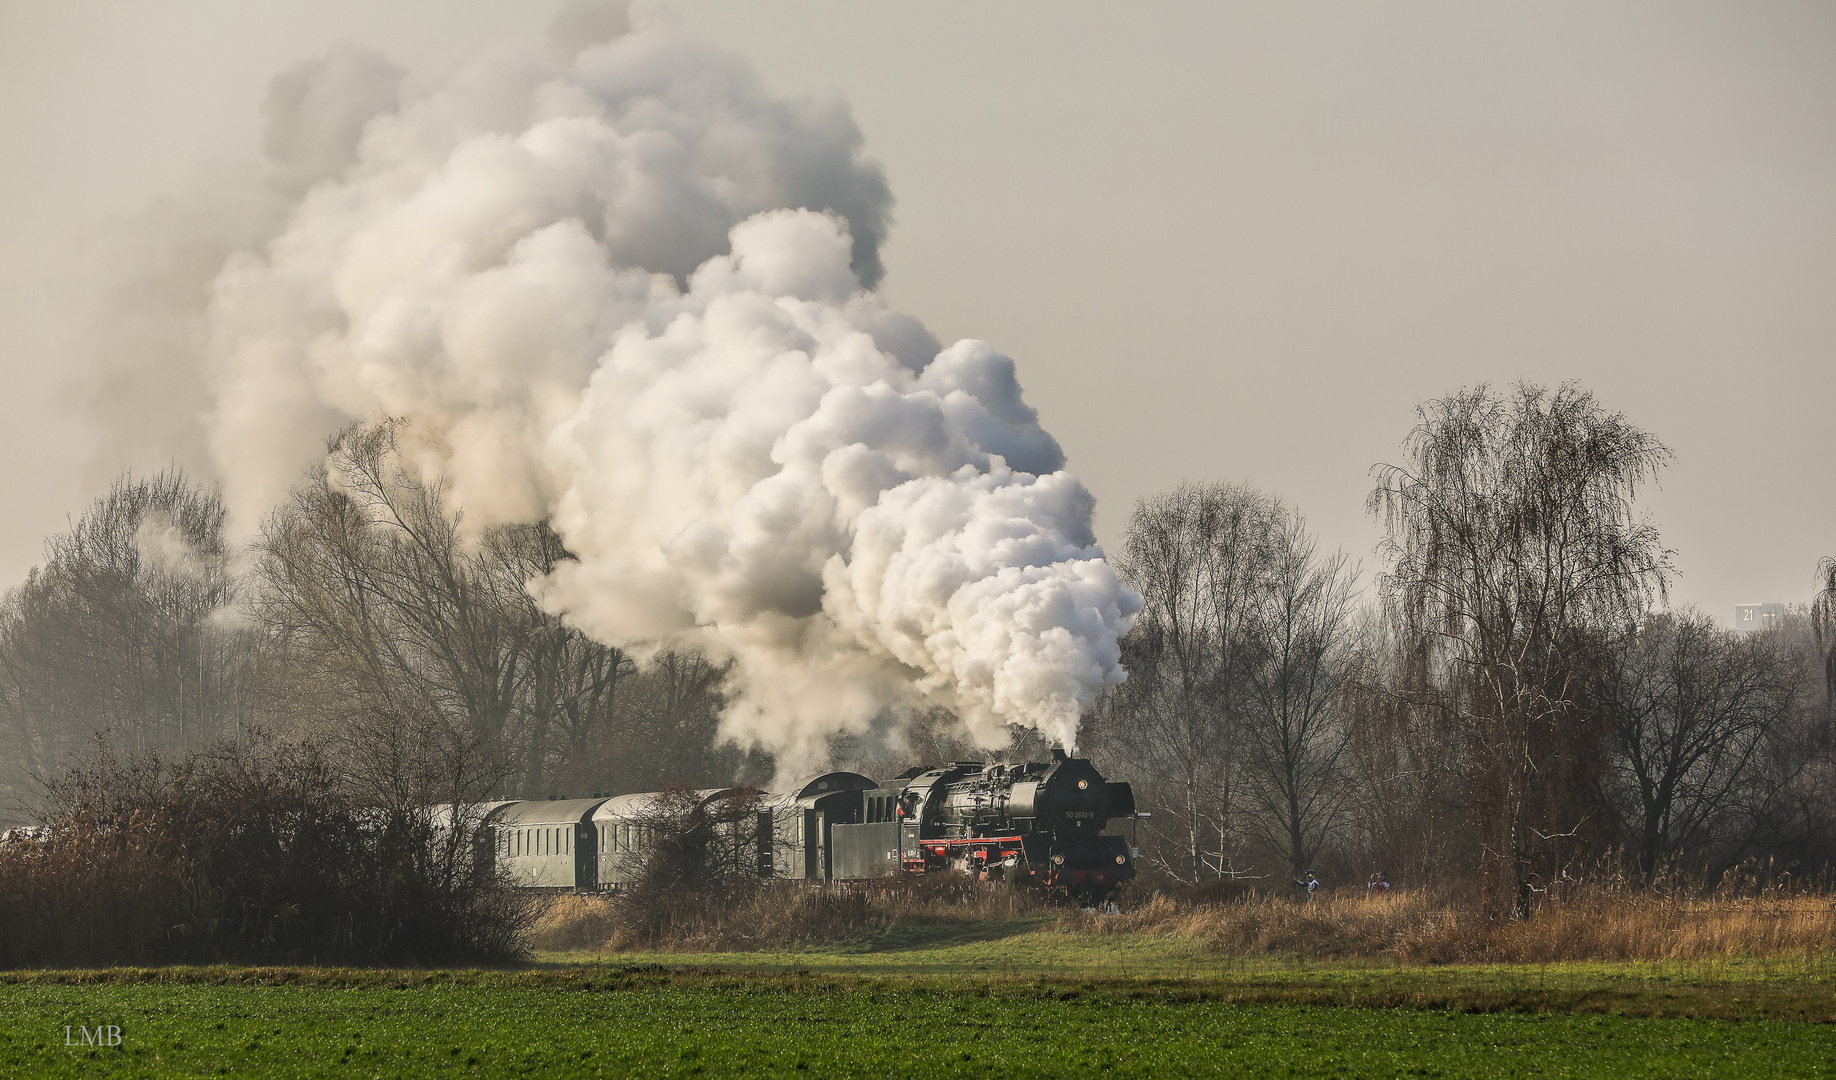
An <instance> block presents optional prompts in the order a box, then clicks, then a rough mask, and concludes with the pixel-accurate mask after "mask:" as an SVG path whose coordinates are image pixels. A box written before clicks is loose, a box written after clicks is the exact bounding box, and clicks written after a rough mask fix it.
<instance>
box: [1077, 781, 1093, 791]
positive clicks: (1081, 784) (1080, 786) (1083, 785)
mask: <svg viewBox="0 0 1836 1080" xmlns="http://www.w3.org/2000/svg"><path fill="white" fill-rule="evenodd" d="M1089 786H1090V781H1088V780H1079V781H1078V782H1077V790H1079V791H1082V790H1084V789H1085V788H1087V787H1089Z"/></svg>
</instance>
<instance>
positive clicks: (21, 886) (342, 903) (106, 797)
mask: <svg viewBox="0 0 1836 1080" xmlns="http://www.w3.org/2000/svg"><path fill="white" fill-rule="evenodd" d="M50 816H51V823H50V825H49V826H48V827H46V828H44V829H41V830H34V831H32V832H29V833H15V834H13V835H11V836H9V837H7V838H6V839H5V840H3V841H0V967H19V966H34V965H89V964H160V963H218V962H228V963H314V964H331V963H337V964H376V963H393V964H400V963H432V962H453V961H466V962H490V961H499V960H508V959H512V958H515V957H516V956H518V955H520V953H521V951H522V949H523V945H522V941H521V936H522V934H523V933H524V931H525V930H526V928H527V925H528V921H529V913H528V906H527V901H526V900H525V898H523V897H522V896H520V895H518V894H517V893H516V892H515V891H514V890H512V889H509V888H506V887H505V886H504V885H503V884H502V883H500V882H499V881H498V880H497V879H496V878H495V877H494V876H493V875H492V874H491V873H490V872H489V871H488V870H487V869H485V868H483V867H481V866H480V865H478V864H477V863H476V862H475V860H474V859H473V857H472V850H471V847H470V845H469V844H467V843H463V842H461V841H460V840H459V839H457V838H456V837H455V836H452V835H449V834H447V833H446V832H444V831H443V830H438V829H436V828H435V826H434V823H433V821H432V819H431V818H430V816H429V815H428V814H427V813H426V812H413V813H396V814H387V813H382V812H376V811H367V810H365V809H364V808H361V807H358V806H355V805H353V804H352V803H351V801H350V800H349V799H348V798H346V797H345V796H344V795H343V794H342V793H341V792H340V790H339V785H338V783H337V778H336V776H335V775H334V773H333V771H332V769H331V768H330V767H329V766H328V765H327V763H326V760H325V758H324V756H323V755H322V754H321V753H320V752H319V750H318V749H317V748H316V747H315V746H313V745H312V744H310V743H289V742H282V741H278V740H275V739H272V738H267V737H262V736H255V737H251V738H248V739H245V740H243V741H241V742H239V743H235V744H226V745H223V746H219V747H216V748H214V749H212V750H209V751H206V752H202V753H198V754H194V755H192V756H190V757H187V758H185V759H184V760H182V761H179V762H169V761H166V760H163V759H161V758H159V757H157V756H145V757H138V758H133V759H129V760H127V761H125V762H123V761H120V760H118V759H116V758H115V757H113V756H112V755H110V754H108V753H106V752H102V753H99V754H97V755H96V756H95V757H94V758H93V759H92V760H91V761H90V762H89V763H87V764H85V765H83V766H81V767H78V768H75V769H73V770H71V771H70V772H69V773H68V774H66V775H65V776H64V777H63V778H62V779H61V780H59V781H58V782H56V783H55V784H54V785H53V787H52V813H51V815H50Z"/></svg>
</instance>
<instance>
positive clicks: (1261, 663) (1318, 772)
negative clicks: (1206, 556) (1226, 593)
mask: <svg viewBox="0 0 1836 1080" xmlns="http://www.w3.org/2000/svg"><path fill="white" fill-rule="evenodd" d="M1273 541H1274V542H1273V544H1272V545H1271V550H1270V552H1269V554H1270V562H1269V564H1268V566H1267V568H1266V571H1265V575H1264V577H1263V581H1262V587H1261V589H1260V590H1259V591H1258V596H1257V597H1256V602H1255V603H1254V606H1253V609H1252V612H1253V613H1252V615H1251V617H1250V620H1249V631H1248V633H1247V635H1246V639H1245V645H1246V651H1247V662H1246V663H1245V664H1244V665H1243V680H1242V688H1241V692H1240V693H1239V694H1238V700H1239V708H1238V713H1239V717H1240V720H1239V724H1238V729H1239V731H1240V732H1241V736H1242V746H1243V750H1242V759H1243V766H1244V767H1243V772H1242V777H1243V778H1242V780H1241V781H1240V783H1239V788H1240V791H1241V793H1242V794H1241V797H1242V800H1243V803H1244V804H1245V805H1246V806H1247V807H1248V808H1250V809H1252V810H1253V811H1254V812H1253V813H1251V814H1249V815H1247V819H1248V822H1249V827H1250V828H1252V829H1253V830H1255V831H1256V832H1258V833H1259V834H1260V835H1261V837H1262V838H1263V839H1264V841H1265V842H1266V843H1267V844H1268V845H1269V846H1270V847H1272V848H1273V849H1274V850H1276V851H1280V852H1282V853H1283V854H1284V855H1285V856H1286V857H1287V860H1288V864H1289V868H1290V869H1291V870H1292V872H1293V873H1294V875H1295V877H1297V878H1298V877H1299V876H1300V875H1301V874H1302V873H1304V872H1305V871H1306V870H1307V869H1308V867H1309V866H1310V865H1311V864H1312V863H1313V861H1314V855H1315V854H1316V853H1317V852H1318V851H1319V850H1320V847H1321V846H1322V845H1323V844H1324V843H1325V841H1326V839H1327V838H1328V836H1330V835H1331V834H1332V833H1333V832H1334V831H1335V830H1336V829H1338V828H1340V827H1341V826H1343V825H1344V824H1345V815H1344V811H1345V810H1346V808H1347V806H1348V805H1349V803H1350V801H1351V798H1352V790H1353V789H1352V786H1351V776H1350V768H1349V766H1350V765H1351V754H1350V743H1351V729H1350V726H1349V725H1348V724H1347V723H1346V718H1345V714H1344V709H1343V706H1344V704H1345V702H1344V700H1343V693H1344V691H1345V689H1346V687H1347V685H1348V683H1349V682H1350V680H1351V679H1352V677H1353V675H1354V672H1355V669H1356V667H1357V666H1358V664H1359V662H1360V660H1361V650H1360V649H1359V648H1358V642H1357V640H1356V638H1355V636H1354V632H1353V631H1354V627H1353V617H1354V604H1355V599H1356V594H1355V590H1354V582H1355V576H1356V574H1355V571H1353V570H1351V569H1350V567H1348V566H1347V564H1346V560H1345V556H1344V555H1343V554H1334V555H1331V556H1326V557H1321V556H1320V555H1319V554H1318V552H1317V543H1316V541H1315V540H1314V538H1313V537H1312V536H1310V535H1309V534H1308V533H1307V530H1306V523H1305V522H1304V521H1303V520H1302V519H1301V516H1300V514H1299V513H1298V512H1290V513H1288V514H1287V515H1285V517H1283V518H1282V519H1281V521H1280V522H1279V523H1278V526H1277V529H1276V531H1275V533H1274V535H1273Z"/></svg>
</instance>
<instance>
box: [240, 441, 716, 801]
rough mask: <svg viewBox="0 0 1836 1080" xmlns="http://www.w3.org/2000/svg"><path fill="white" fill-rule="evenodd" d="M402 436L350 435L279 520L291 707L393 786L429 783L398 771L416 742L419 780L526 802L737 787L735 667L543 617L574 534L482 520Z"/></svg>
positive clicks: (278, 590)
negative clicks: (648, 657) (726, 742)
mask: <svg viewBox="0 0 1836 1080" xmlns="http://www.w3.org/2000/svg"><path fill="white" fill-rule="evenodd" d="M400 437H401V431H400V429H399V427H398V426H397V425H394V424H383V425H379V426H376V427H370V428H361V427H354V428H352V429H350V430H348V431H346V432H344V433H343V434H342V435H340V436H339V438H338V439H337V440H336V441H335V442H334V443H333V444H332V445H331V447H330V452H329V454H328V456H327V459H326V461H325V463H324V464H323V465H322V466H321V467H320V468H318V469H317V470H315V471H314V472H313V473H312V474H310V475H309V476H308V477H307V479H306V480H305V481H303V482H302V483H301V484H299V485H297V486H296V487H295V489H294V491H293V492H292V494H291V496H290V497H289V499H288V501H287V503H286V504H284V505H283V506H282V507H281V508H280V509H279V510H278V511H277V512H276V513H275V514H274V515H273V516H272V518H271V519H270V521H269V524H268V528H267V530H266V532H265V534H264V536H263V539H262V543H261V546H260V554H261V558H260V560H259V564H258V566H259V575H260V579H261V582H262V588H261V589H260V590H259V592H258V594H257V603H256V610H257V612H258V614H259V616H260V619H261V621H262V623H263V625H264V627H265V628H266V629H267V631H268V634H269V636H270V637H271V638H272V639H273V640H274V641H276V642H279V643H281V646H282V648H283V650H284V652H285V655H286V657H287V664H286V665H285V668H286V669H285V670H284V671H282V672H280V673H279V674H277V680H284V681H287V682H288V685H289V687H290V695H291V696H290V699H289V703H288V704H289V708H290V709H291V710H292V711H293V712H294V713H295V714H296V715H299V716H302V717H304V718H305V719H306V720H307V721H308V722H309V723H310V724H311V725H312V726H313V727H315V729H318V730H321V731H324V732H326V733H327V734H328V735H330V734H331V733H333V732H340V733H342V734H339V735H335V736H331V737H330V738H329V739H328V744H329V745H333V746H345V747H347V749H348V750H349V752H351V753H353V754H355V755H357V756H358V757H362V758H364V759H365V767H371V766H374V767H376V768H378V769H381V764H382V763H385V762H392V763H393V764H391V765H390V766H389V768H388V769H382V770H381V772H380V773H379V775H378V777H377V780H376V783H377V784H378V785H380V786H383V787H388V788H389V789H390V790H391V791H393V790H396V789H404V790H405V789H408V788H417V787H420V786H424V783H425V782H431V780H428V781H422V780H412V779H410V778H408V777H407V776H406V775H405V774H403V773H402V772H401V771H400V770H401V769H403V768H406V767H407V766H408V764H409V763H408V762H407V761H405V760H402V759H399V758H398V757H397V756H396V753H395V749H394V748H398V747H404V746H420V747H423V748H425V750H426V752H427V754H428V755H429V756H428V758H427V759H426V760H425V761H423V762H420V763H419V764H417V765H416V766H415V768H416V769H418V770H419V772H418V773H417V775H421V776H424V777H428V778H444V779H443V780H442V782H457V778H459V777H471V778H473V781H475V782H477V783H485V785H486V787H487V788H488V789H493V790H495V791H496V792H497V793H499V794H504V795H516V796H523V797H541V796H544V795H552V794H563V793H567V792H569V791H572V792H574V793H578V794H587V793H591V792H595V791H613V790H619V789H627V790H643V789H645V788H651V789H654V788H657V787H660V786H661V785H663V784H665V783H670V782H674V781H677V780H690V781H696V782H707V781H726V780H730V779H733V778H734V776H735V774H736V773H738V772H739V771H740V769H741V767H742V766H743V765H744V764H745V761H746V755H745V754H744V753H743V752H741V751H738V750H735V749H723V748H720V747H719V746H718V745H717V744H718V738H717V728H718V721H719V711H720V697H719V687H720V683H721V680H722V679H723V678H724V677H725V674H726V668H725V667H724V666H722V665H720V664H715V663H710V662H709V661H707V660H706V659H704V658H701V657H698V656H692V655H688V654H684V653H677V652H667V651H666V652H664V653H661V654H660V655H658V656H657V657H655V658H654V659H653V661H652V663H651V664H650V665H649V669H648V670H643V671H640V670H639V669H638V667H637V665H635V664H634V663H633V662H632V660H631V659H630V658H629V657H628V656H627V655H626V654H625V653H624V652H623V651H621V650H619V649H616V648H612V647H609V646H606V645H604V644H602V643H600V642H597V641H594V640H592V639H591V638H588V637H586V636H585V635H584V634H582V633H581V632H580V631H578V630H576V629H575V628H573V627H572V626H570V625H568V623H567V622H566V621H565V620H564V619H563V618H562V617H561V616H560V615H558V614H556V613H554V612H551V611H548V610H545V609H544V608H543V607H542V606H541V605H540V604H539V603H538V602H537V600H536V598H535V597H534V596H533V595H532V593H531V591H530V588H529V585H530V583H531V582H532V581H534V580H536V579H539V578H541V577H543V576H544V575H546V574H549V573H551V572H553V571H554V569H555V568H556V567H557V566H559V565H560V564H562V563H564V562H566V561H568V560H571V559H572V558H573V555H572V554H571V553H570V552H568V551H567V549H566V547H565V546H564V545H563V544H562V542H561V539H560V537H559V536H557V535H556V534H555V533H554V531H553V530H551V529H549V528H548V527H547V526H546V525H545V524H541V523H537V524H521V525H503V526H493V527H490V528H484V529H476V530H468V529H467V527H466V523H465V519H464V514H463V512H462V510H461V509H460V508H458V507H455V506H451V505H449V502H448V499H447V495H446V492H445V489H444V487H443V485H442V483H441V482H440V480H439V479H438V478H437V477H433V478H423V477H422V476H421V475H419V474H418V473H416V472H414V471H412V470H411V469H409V468H408V467H407V466H406V465H405V464H404V462H403V459H402V455H401V452H400V449H399V446H398V442H399V439H400ZM409 731H413V732H419V733H420V734H418V735H416V736H414V737H413V738H412V739H406V740H405V739H404V737H403V736H402V734H401V733H403V732H409ZM353 740H355V741H353ZM359 743H361V744H363V745H372V744H373V745H374V746H375V747H376V748H377V749H376V751H375V752H374V753H369V754H367V755H366V754H363V753H361V752H360V751H359V750H358V744H359ZM487 780H488V782H487ZM473 781H468V783H472V782H473ZM478 794H482V793H481V792H472V791H468V790H454V791H450V792H445V793H442V794H440V796H439V797H438V799H436V800H435V801H446V800H460V801H463V800H465V799H468V798H472V797H474V796H475V795H478Z"/></svg>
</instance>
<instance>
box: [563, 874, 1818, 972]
mask: <svg viewBox="0 0 1836 1080" xmlns="http://www.w3.org/2000/svg"><path fill="white" fill-rule="evenodd" d="M1050 910H1051V909H1048V908H1046V907H1044V906H1043V905H1042V904H1041V902H1040V901H1038V900H1037V899H1035V898H1033V897H1031V896H1029V895H1027V894H1025V893H1020V892H1015V891H1012V890H1006V889H988V888H985V887H979V886H975V885H972V884H969V883H967V882H961V881H957V882H950V881H911V882H900V883H897V884H889V885H888V886H886V887H884V888H883V889H882V888H875V889H872V890H854V891H835V890H820V889H808V888H804V887H800V886H796V885H792V884H791V883H788V882H784V883H778V884H775V885H773V886H771V887H768V888H766V889H764V890H762V891H760V892H759V893H758V894H757V895H756V896H754V897H751V898H748V899H746V900H744V901H740V902H737V903H734V904H730V905H726V906H721V905H713V904H695V903H684V904H682V905H680V906H679V907H678V908H676V909H675V910H674V911H672V912H671V915H670V918H669V919H668V920H667V923H666V928H665V930H664V932H662V933H661V934H656V935H653V936H648V937H641V936H639V935H637V934H634V933H632V932H631V931H630V930H629V929H628V927H627V925H626V924H625V923H624V922H623V921H622V920H621V919H620V917H619V908H618V904H617V902H616V901H615V900H614V899H612V898H609V897H602V896H559V897H554V898H552V899H550V900H548V901H547V902H546V903H545V905H544V907H543V910H542V912H541V915H540V917H539V919H538V920H537V924H536V927H535V929H534V931H533V933H532V934H531V936H530V938H529V944H530V945H531V946H532V947H534V948H536V949H544V950H557V951H575V950H592V951H628V950H638V949H645V950H650V949H654V950H661V951H674V952H701V951H729V950H731V951H744V950H761V949H788V948H799V947H807V946H812V945H821V944H832V943H837V942H847V941H867V940H886V939H888V938H897V937H898V936H900V934H901V933H902V931H909V932H913V933H918V932H921V931H926V932H934V931H937V930H940V929H948V928H954V929H955V930H956V931H958V932H959V934H958V935H952V936H960V933H973V932H974V928H975V927H977V926H978V925H981V926H985V927H986V928H987V929H988V931H989V932H990V934H991V935H993V936H1000V933H1001V932H1003V931H1002V927H1003V926H1004V925H1005V927H1006V930H1005V931H1004V932H1011V930H1012V927H1011V922H1012V920H1014V919H1016V918H1020V917H1024V916H1038V915H1040V914H1043V913H1046V912H1049V911H1050ZM1050 929H1051V930H1052V931H1053V932H1056V933H1060V934H1066V935H1092V936H1099V937H1103V936H1123V935H1159V936H1167V937H1174V938H1181V939H1185V940H1187V941H1189V942H1190V943H1192V945H1193V946H1195V947H1197V948H1199V949H1201V950H1203V951H1206V952H1211V953H1215V954H1217V955H1223V956H1285V957H1297V956H1298V957H1308V958H1315V959H1371V960H1390V961H1401V962H1404V963H1427V964H1448V963H1552V962H1558V961H1584V960H1604V961H1620V960H1697V961H1700V960H1737V959H1743V958H1784V957H1796V958H1805V959H1810V960H1822V959H1826V958H1832V957H1836V896H1832V895H1830V894H1827V893H1825V894H1805V893H1796V894H1792V893H1786V892H1781V891H1771V890H1768V891H1760V892H1757V893H1755V894H1752V895H1746V896H1737V895H1727V894H1722V895H1706V896H1705V895H1693V896H1692V895H1685V894H1682V893H1677V892H1660V891H1641V890H1637V889H1632V888H1627V887H1617V886H1598V887H1582V888H1577V889H1575V890H1573V891H1571V892H1570V893H1569V894H1568V895H1567V896H1566V897H1563V898H1561V899H1559V900H1558V899H1545V901H1544V902H1543V903H1541V904H1540V905H1539V906H1537V907H1536V908H1535V910H1534V911H1533V913H1532V915H1531V917H1529V918H1527V919H1521V920H1511V921H1505V922H1492V921H1489V920H1487V919H1486V918H1485V917H1484V916H1482V915H1479V914H1477V913H1475V912H1473V911H1471V910H1469V909H1467V908H1465V907H1463V906H1460V905H1457V904H1456V903H1454V902H1453V900H1452V899H1451V897H1450V896H1449V895H1447V894H1442V895H1436V894H1434V893H1428V892H1414V891H1411V892H1395V893H1390V894H1387V895H1383V896H1375V897H1373V896H1366V895H1363V894H1362V893H1352V892H1349V891H1345V892H1339V893H1325V894H1322V895H1321V896H1320V897H1319V898H1318V899H1317V900H1315V901H1313V902H1308V901H1305V900H1297V899H1292V898H1288V897H1282V896H1268V895H1259V894H1251V895H1246V896H1240V897H1236V898H1233V899H1228V900H1215V899H1201V900H1197V901H1194V900H1189V899H1187V900H1182V899H1175V898H1171V897H1168V896H1164V895H1156V896H1152V897H1150V898H1148V899H1146V900H1145V901H1143V902H1140V903H1138V904H1135V905H1131V906H1129V907H1128V908H1127V909H1125V910H1124V911H1122V912H1121V913H1120V914H1116V915H1103V914H1096V913H1092V912H1080V911H1071V912H1064V913H1062V914H1060V915H1059V916H1058V918H1057V920H1056V921H1055V922H1053V923H1051V924H1050Z"/></svg>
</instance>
